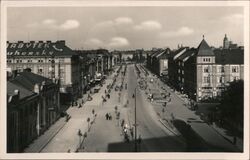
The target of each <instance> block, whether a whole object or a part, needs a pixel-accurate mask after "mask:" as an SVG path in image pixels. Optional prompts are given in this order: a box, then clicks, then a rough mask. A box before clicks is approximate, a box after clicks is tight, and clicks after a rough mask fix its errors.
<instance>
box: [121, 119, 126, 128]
mask: <svg viewBox="0 0 250 160" xmlns="http://www.w3.org/2000/svg"><path fill="white" fill-rule="evenodd" d="M124 123H125V121H124V119H122V122H121V127H123V126H124Z"/></svg>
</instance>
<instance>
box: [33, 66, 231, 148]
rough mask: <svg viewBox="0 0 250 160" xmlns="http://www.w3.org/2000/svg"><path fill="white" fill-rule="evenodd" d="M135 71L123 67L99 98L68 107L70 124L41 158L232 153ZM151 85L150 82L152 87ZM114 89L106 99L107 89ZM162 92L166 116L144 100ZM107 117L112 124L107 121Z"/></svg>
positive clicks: (178, 99) (176, 99) (174, 95)
mask: <svg viewBox="0 0 250 160" xmlns="http://www.w3.org/2000/svg"><path fill="white" fill-rule="evenodd" d="M137 66H138V68H139V71H140V76H139V74H138V73H137V70H136V67H135V65H134V64H131V65H127V68H126V67H125V65H123V66H122V67H121V69H120V72H119V73H117V70H118V68H119V66H117V67H116V68H115V71H114V72H113V73H112V74H111V75H109V76H108V77H107V79H106V80H105V83H104V85H103V86H102V87H101V89H100V90H99V92H98V93H95V94H93V95H92V98H93V100H92V101H87V102H86V103H85V104H84V105H83V106H82V107H80V108H78V107H70V108H69V109H68V110H67V113H68V114H69V115H70V116H71V119H70V120H69V121H68V122H67V123H66V124H65V125H64V126H63V127H62V129H60V130H59V132H58V133H57V134H55V136H54V137H53V138H52V139H51V140H50V141H49V142H48V144H46V145H45V146H44V147H43V149H42V150H41V152H135V151H138V152H186V151H236V148H235V147H234V146H233V145H231V144H230V143H229V142H227V141H226V140H225V139H223V138H222V137H221V136H220V135H218V134H217V133H216V132H215V131H214V130H213V129H211V127H209V126H208V125H207V124H206V123H204V122H203V121H202V120H201V119H200V117H199V116H198V115H196V114H195V113H194V112H192V111H190V110H189V109H188V107H187V106H186V105H185V100H183V99H182V98H181V96H180V95H178V93H174V92H171V90H170V88H169V87H168V86H166V85H165V84H163V83H162V82H161V81H160V80H159V79H157V78H156V77H155V76H153V75H152V74H149V75H147V76H146V75H145V74H144V72H143V70H142V67H140V65H137ZM125 68H126V69H125ZM125 71H126V72H125ZM124 73H125V74H124ZM142 79H144V82H146V84H147V89H142V88H141V87H140V85H139V81H140V80H142ZM151 79H154V81H153V83H151V82H150V80H151ZM112 83H113V87H112V88H110V93H109V94H110V97H108V96H106V94H108V90H109V88H108V86H109V87H110V86H111V85H112ZM120 88H121V89H120ZM163 88H165V92H170V93H171V96H170V97H171V102H169V103H168V104H167V106H166V107H165V109H164V113H163V112H162V108H163V106H162V103H160V102H157V101H153V102H150V101H149V99H147V96H148V94H149V93H150V91H153V90H156V91H159V92H164V91H163V90H162V89H163ZM105 93H106V94H105ZM103 97H105V99H106V101H105V102H103ZM79 101H81V99H79ZM135 101H136V120H137V123H136V124H137V125H136V126H137V130H136V132H137V141H136V142H137V143H135ZM117 114H120V115H119V116H117ZM106 115H109V116H110V117H112V118H111V119H110V120H108V119H107V117H106ZM173 117H174V118H173ZM87 119H89V121H88V120H87ZM122 121H124V123H123V122H122ZM122 123H123V127H122ZM189 125H190V128H188V126H189ZM124 126H126V127H124ZM79 132H80V134H79ZM125 132H126V133H125ZM125 135H127V136H125ZM126 137H127V139H126ZM34 145H35V144H34Z"/></svg>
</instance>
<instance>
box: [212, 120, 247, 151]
mask: <svg viewBox="0 0 250 160" xmlns="http://www.w3.org/2000/svg"><path fill="white" fill-rule="evenodd" d="M208 126H209V127H210V128H212V129H213V130H214V131H215V132H216V133H217V134H218V135H220V136H221V137H222V138H224V139H225V140H227V141H228V142H229V143H231V144H232V145H234V144H233V143H232V141H231V140H230V139H229V138H227V137H225V136H224V135H223V134H221V133H220V132H219V131H217V129H215V128H214V127H212V126H210V125H208ZM234 146H235V148H237V149H239V150H241V149H240V148H238V146H237V145H234ZM243 147H244V146H243Z"/></svg>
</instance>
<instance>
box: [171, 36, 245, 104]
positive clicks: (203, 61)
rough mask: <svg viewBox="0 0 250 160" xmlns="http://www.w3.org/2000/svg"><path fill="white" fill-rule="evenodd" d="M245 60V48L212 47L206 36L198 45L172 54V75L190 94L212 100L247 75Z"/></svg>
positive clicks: (177, 83) (177, 86) (197, 98)
mask: <svg viewBox="0 0 250 160" xmlns="http://www.w3.org/2000/svg"><path fill="white" fill-rule="evenodd" d="M243 62H244V49H243V48H235V49H231V48H229V49H212V48H211V47H210V46H209V45H208V44H207V42H206V41H205V39H203V40H202V41H201V43H200V44H199V46H198V48H181V49H179V50H178V51H177V52H175V53H174V54H172V56H171V59H170V62H169V70H170V73H169V77H170V79H171V80H172V81H176V82H175V85H173V86H174V87H175V88H176V89H177V90H180V91H182V92H184V93H186V94H188V95H189V97H191V98H193V99H195V100H197V101H200V100H202V99H212V98H215V97H217V96H220V95H221V92H222V91H223V89H224V88H225V86H226V85H228V83H229V82H231V81H234V80H239V79H243V78H244V63H243Z"/></svg>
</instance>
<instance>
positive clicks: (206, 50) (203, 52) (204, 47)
mask: <svg viewBox="0 0 250 160" xmlns="http://www.w3.org/2000/svg"><path fill="white" fill-rule="evenodd" d="M197 49H198V54H197V55H198V56H214V53H213V51H212V49H211V47H209V45H208V44H207V42H206V41H205V39H204V38H203V40H202V41H201V43H200V44H199V46H198V48H197Z"/></svg>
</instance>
